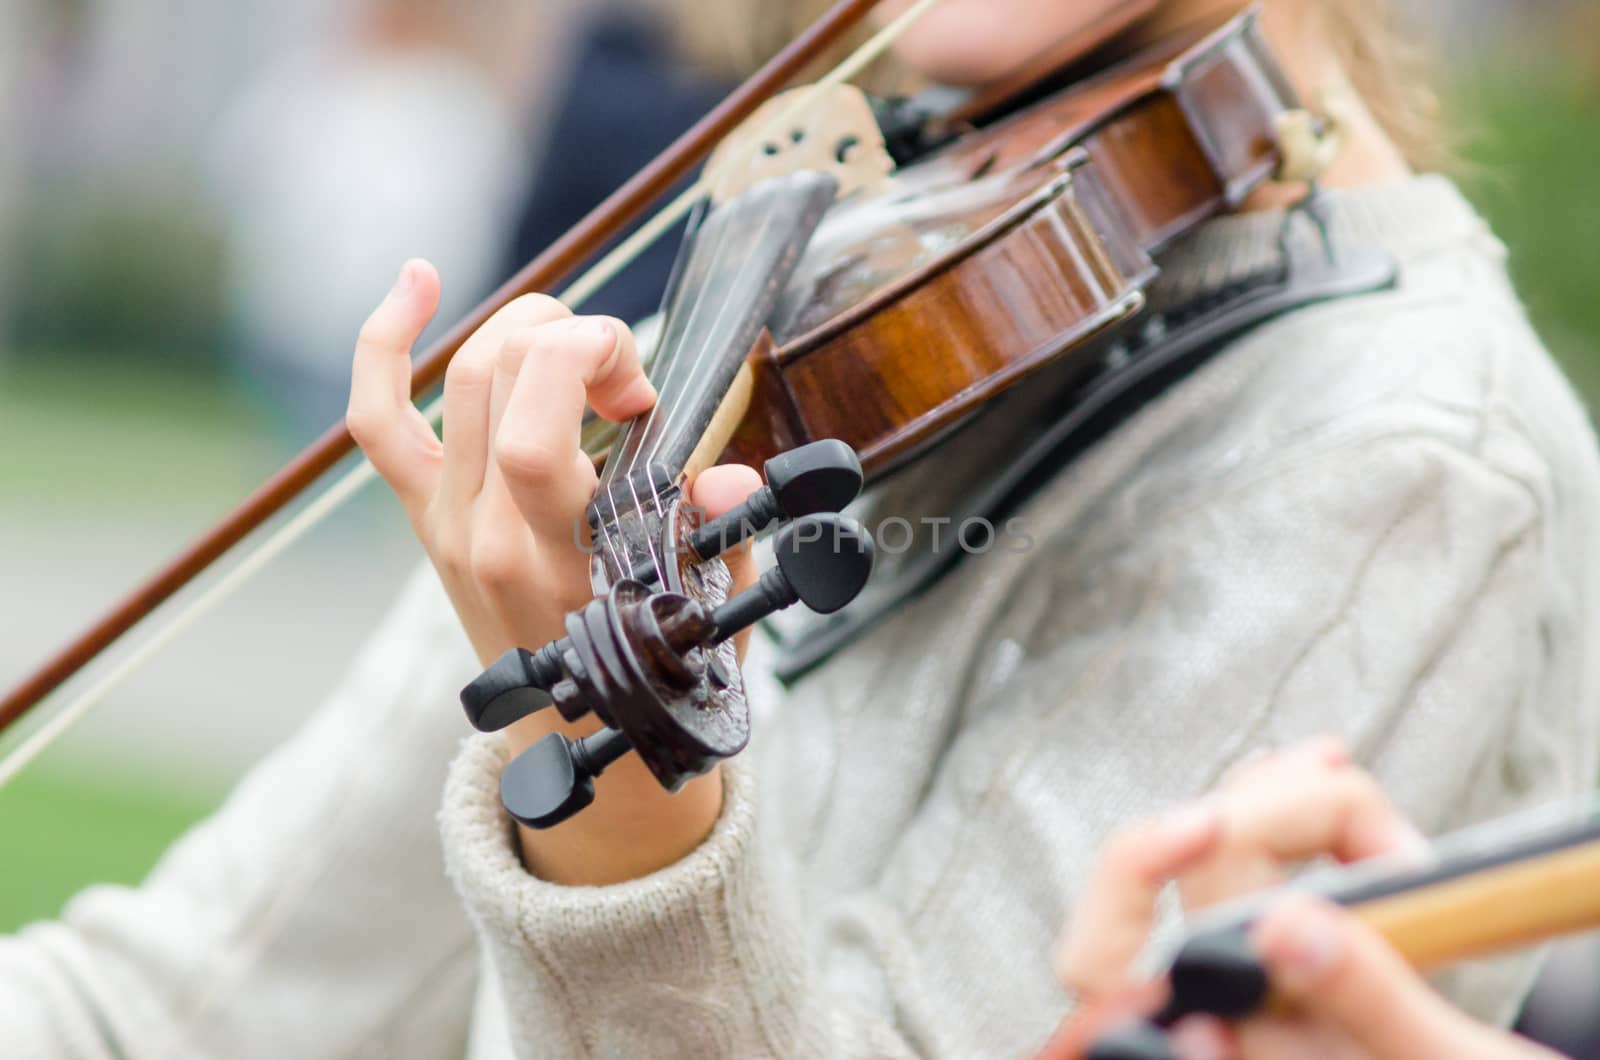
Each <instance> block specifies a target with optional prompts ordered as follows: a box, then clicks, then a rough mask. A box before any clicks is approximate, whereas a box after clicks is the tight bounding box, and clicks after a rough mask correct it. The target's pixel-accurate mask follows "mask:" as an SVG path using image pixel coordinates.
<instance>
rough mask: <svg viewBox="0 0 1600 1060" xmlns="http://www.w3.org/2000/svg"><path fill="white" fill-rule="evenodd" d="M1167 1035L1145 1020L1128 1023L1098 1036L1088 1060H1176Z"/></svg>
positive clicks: (1090, 1048)
mask: <svg viewBox="0 0 1600 1060" xmlns="http://www.w3.org/2000/svg"><path fill="white" fill-rule="evenodd" d="M1177 1056H1178V1054H1177V1051H1176V1050H1175V1049H1174V1048H1173V1046H1172V1039H1171V1038H1170V1037H1169V1036H1168V1035H1167V1032H1166V1031H1165V1030H1163V1029H1162V1028H1160V1027H1158V1026H1156V1025H1155V1024H1154V1023H1151V1022H1150V1021H1148V1020H1130V1021H1128V1022H1127V1023H1122V1024H1119V1025H1117V1026H1116V1027H1114V1028H1112V1029H1111V1030H1109V1031H1107V1032H1106V1033H1105V1034H1103V1035H1101V1036H1100V1038H1099V1039H1098V1040H1096V1041H1095V1043H1094V1044H1093V1045H1092V1046H1090V1047H1089V1052H1088V1060H1177Z"/></svg>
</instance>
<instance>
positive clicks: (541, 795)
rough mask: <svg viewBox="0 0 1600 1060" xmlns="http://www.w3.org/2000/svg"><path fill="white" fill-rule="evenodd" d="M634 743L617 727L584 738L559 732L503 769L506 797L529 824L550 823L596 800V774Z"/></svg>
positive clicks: (511, 810) (502, 799) (502, 798)
mask: <svg viewBox="0 0 1600 1060" xmlns="http://www.w3.org/2000/svg"><path fill="white" fill-rule="evenodd" d="M632 746H633V745H632V744H631V743H629V742H628V738H627V737H626V736H625V735H623V734H622V733H620V732H618V731H617V730H616V729H601V730H600V731H599V732H596V733H593V734H592V735H589V736H585V737H584V738H583V739H581V740H569V739H567V738H566V737H565V736H563V735H561V734H560V733H559V732H553V733H551V734H550V735H549V736H546V737H545V738H544V739H542V740H540V741H539V742H538V743H536V744H534V745H533V746H532V747H530V748H528V749H527V750H526V751H523V752H522V753H521V754H519V755H518V756H517V757H516V758H514V759H512V760H511V762H510V764H509V765H507V766H506V768H505V769H504V771H502V772H501V774H500V802H501V803H502V804H503V805H504V806H505V808H506V810H507V811H508V812H509V813H510V814H511V816H513V817H515V818H516V819H517V820H519V821H521V822H522V823H523V824H525V825H527V826H528V827H529V828H550V827H553V826H555V825H558V824H560V823H561V822H562V821H565V820H566V819H567V818H568V817H571V816H572V815H573V814H575V813H577V812H578V811H579V810H581V809H583V808H584V807H585V806H588V805H589V804H590V803H591V802H593V801H594V778H595V777H597V776H599V775H600V774H601V773H602V772H603V771H604V770H605V768H606V766H609V765H610V764H611V763H612V762H615V761H616V760H617V759H618V758H621V757H622V756H623V755H624V754H626V753H627V751H628V750H629V748H631V747H632Z"/></svg>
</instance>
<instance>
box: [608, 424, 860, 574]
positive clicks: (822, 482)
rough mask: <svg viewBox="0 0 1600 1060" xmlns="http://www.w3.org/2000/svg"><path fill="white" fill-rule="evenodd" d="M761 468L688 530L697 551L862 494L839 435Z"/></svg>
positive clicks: (718, 549)
mask: <svg viewBox="0 0 1600 1060" xmlns="http://www.w3.org/2000/svg"><path fill="white" fill-rule="evenodd" d="M762 474H763V475H764V476H765V477H766V480H767V484H766V485H765V486H762V487H761V488H760V489H758V490H756V491H755V492H754V493H752V494H750V496H749V497H748V498H746V500H745V502H744V503H743V504H741V505H739V506H738V507H737V508H734V509H732V510H730V511H727V512H724V513H723V514H722V515H719V516H718V517H717V518H715V519H712V520H711V521H709V522H707V523H706V524H705V525H704V526H702V527H700V529H698V530H696V531H695V532H694V533H692V534H690V535H689V547H690V548H691V549H693V550H694V553H695V555H697V556H699V557H700V558H701V559H710V558H711V557H713V556H717V555H721V554H722V553H723V552H726V551H727V550H728V549H730V548H732V547H733V546H734V545H737V544H738V543H739V542H741V541H743V540H744V539H745V538H748V537H754V536H755V535H756V534H759V533H760V532H761V531H763V530H765V529H766V528H767V527H769V526H771V525H772V524H773V523H775V522H778V521H779V520H782V519H799V518H801V517H802V516H806V515H815V514H817V513H818V512H837V511H839V510H841V509H842V508H844V506H845V505H847V504H849V503H850V502H851V501H853V500H855V499H856V497H857V496H859V495H860V493H861V483H862V481H863V479H862V473H861V461H860V459H859V458H858V457H857V456H856V451H855V450H854V449H852V448H850V447H849V446H848V445H846V444H845V443H843V442H841V441H839V440H838V439H837V438H824V439H823V440H822V441H820V442H811V443H810V444H809V445H802V446H800V447H799V448H798V449H791V450H789V451H788V452H787V453H780V454H778V455H777V456H775V457H773V458H772V459H771V460H768V461H767V462H766V463H765V464H763V465H762ZM642 575H643V576H642ZM634 577H635V578H638V579H639V580H640V581H645V582H648V581H651V580H653V579H654V577H655V572H654V570H653V569H651V570H649V571H646V570H643V569H641V570H640V571H637V572H635V574H634Z"/></svg>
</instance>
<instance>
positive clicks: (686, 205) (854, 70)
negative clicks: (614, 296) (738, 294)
mask: <svg viewBox="0 0 1600 1060" xmlns="http://www.w3.org/2000/svg"><path fill="white" fill-rule="evenodd" d="M940 2H941V0H918V2H917V3H915V4H913V5H912V6H911V7H909V8H907V9H906V10H905V11H903V12H901V13H900V14H899V15H897V16H896V17H895V18H894V19H893V20H891V21H890V22H889V23H888V24H887V25H885V26H884V27H883V28H882V29H880V30H879V31H878V32H877V33H875V34H873V35H872V36H871V37H870V38H868V39H867V41H866V42H864V43H863V44H862V45H861V46H860V47H859V48H857V49H856V50H855V51H853V52H851V53H850V54H849V55H848V56H846V57H845V58H844V60H843V61H841V62H840V63H839V64H838V65H837V66H835V67H834V68H833V69H832V70H829V71H828V72H827V73H826V74H824V75H823V76H822V77H821V78H819V79H818V80H817V81H815V82H814V83H813V88H824V87H828V86H832V85H838V84H843V83H844V82H846V81H848V80H849V79H850V78H852V77H854V76H855V75H856V74H858V73H860V72H861V71H862V70H863V69H865V68H866V67H867V66H868V65H870V64H871V63H872V62H874V61H875V60H877V59H878V58H879V57H880V56H881V55H883V53H884V52H886V51H887V50H888V49H889V48H890V47H891V46H892V45H893V44H894V42H895V41H896V40H898V39H899V37H900V36H901V34H903V33H904V32H905V31H906V30H908V29H910V28H911V26H912V25H913V24H914V23H916V21H917V20H918V19H920V18H921V17H922V16H923V15H925V14H927V13H928V11H930V10H932V9H933V8H934V7H935V6H937V5H938V4H939V3H940ZM821 102H822V101H821V97H820V94H818V93H816V92H814V91H813V92H806V93H802V94H800V95H798V96H796V97H795V98H794V99H792V100H791V101H790V102H789V105H788V106H787V107H785V108H784V109H783V110H781V111H779V112H778V113H777V114H776V115H775V116H774V117H773V118H772V120H771V121H769V122H768V123H767V124H766V125H765V127H764V128H763V129H762V131H763V132H766V133H771V132H777V133H779V134H781V133H782V131H783V129H784V127H785V126H786V125H790V124H793V123H794V122H796V121H798V120H800V119H802V118H804V117H808V115H806V114H805V113H804V112H805V111H808V110H815V109H817V108H818V107H820V106H821ZM752 139H759V137H752ZM745 164H746V165H750V164H751V162H746V163H745ZM711 185H712V181H711V179H710V178H709V177H708V176H707V175H705V174H702V175H701V177H700V179H699V180H697V181H695V183H694V184H693V185H692V186H691V187H690V188H688V189H687V190H686V191H684V193H683V194H682V195H679V196H678V197H677V198H676V199H674V200H673V201H672V202H671V203H670V204H669V205H668V206H667V207H666V208H665V209H663V210H662V211H661V212H660V213H658V214H657V215H656V216H655V217H653V218H651V220H650V222H649V223H647V224H646V225H643V226H641V227H640V229H639V230H638V231H637V232H635V233H634V234H635V235H636V236H637V235H642V234H643V233H644V231H645V229H646V228H648V227H649V225H650V224H654V223H655V222H657V221H661V222H663V224H662V231H665V229H666V228H667V227H670V226H671V225H672V224H674V223H676V222H677V221H678V219H679V218H680V217H681V216H682V215H683V214H686V213H688V211H689V210H690V209H692V208H693V206H694V204H695V203H696V202H697V201H699V199H700V198H701V197H702V196H704V195H706V194H708V193H709V192H710V190H711ZM762 220H763V223H764V224H766V223H768V222H769V221H770V218H768V217H767V216H765V215H763V218H762ZM659 235H660V233H659V232H657V233H655V235H653V236H651V238H650V242H654V240H655V239H656V238H659ZM630 241H631V237H630V240H624V241H623V243H622V244H620V245H618V247H617V248H616V250H615V251H613V254H616V255H618V256H619V263H618V264H616V265H615V266H614V267H613V266H612V263H611V262H610V258H611V257H612V255H611V254H608V255H606V257H604V258H601V259H600V261H599V262H597V263H596V264H595V267H594V268H593V269H591V270H590V271H589V272H588V273H585V274H584V275H583V276H581V277H579V279H578V280H577V282H575V283H573V284H572V285H571V286H570V287H568V288H567V289H566V290H567V291H570V292H573V293H576V294H584V295H587V294H588V293H590V292H591V291H593V290H594V289H595V288H594V287H591V286H588V284H589V282H590V281H591V279H592V280H593V282H594V283H595V284H597V285H598V284H604V283H607V282H609V281H610V278H611V277H612V276H613V275H615V272H616V270H617V269H620V268H622V267H624V266H625V265H626V262H627V261H631V260H632V256H633V255H637V253H638V252H639V251H640V250H642V249H643V246H647V245H648V243H646V244H643V245H642V246H640V247H639V248H637V249H635V250H633V251H632V254H631V255H628V256H626V258H625V260H623V257H622V255H623V252H624V251H625V250H627V249H628V243H629V242H630ZM725 246H726V244H721V245H719V247H718V252H719V254H720V252H721V250H722V249H723V247H725ZM717 263H718V261H717V259H716V258H714V259H713V265H715V264H717ZM708 271H710V270H708ZM563 298H565V292H564V293H563ZM696 309H698V306H696ZM716 323H720V321H717V322H716ZM662 404H663V402H659V401H658V402H657V403H656V405H655V406H654V407H653V408H651V410H650V415H649V417H648V418H647V419H646V421H645V426H646V427H648V426H649V425H650V423H651V422H652V421H653V419H654V417H655V415H656V411H657V410H658V409H659V408H660V407H661V406H662ZM666 434H667V432H665V431H663V432H660V433H658V434H657V438H658V439H659V438H661V437H664V436H665V435H666ZM659 444H660V443H659V442H658V443H657V445H658V447H659Z"/></svg>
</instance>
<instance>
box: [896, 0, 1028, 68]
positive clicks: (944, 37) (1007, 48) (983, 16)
mask: <svg viewBox="0 0 1600 1060" xmlns="http://www.w3.org/2000/svg"><path fill="white" fill-rule="evenodd" d="M997 8H999V10H997ZM1006 14H1007V12H1006V11H1005V10H1004V8H1003V7H1002V6H1001V5H993V6H990V5H989V4H987V3H970V2H969V3H961V2H953V3H952V2H949V0H947V6H944V7H940V8H935V9H934V10H933V11H932V12H930V13H929V14H928V15H927V16H926V17H924V18H923V19H922V20H921V21H919V22H918V23H917V24H916V25H915V26H913V27H911V29H909V30H908V31H907V32H906V34H905V35H904V36H903V37H901V38H900V40H899V41H897V42H896V43H895V47H894V50H895V54H896V55H897V56H899V58H900V60H901V61H902V62H904V63H905V64H906V65H908V66H910V67H912V68H913V69H915V70H916V71H917V72H919V73H921V74H923V75H924V76H926V77H927V78H929V79H930V80H933V81H936V82H939V83H941V84H947V85H981V84H986V83H988V82H992V81H994V80H996V79H998V78H1000V77H1003V76H1005V75H1006V74H1007V73H1010V72H1011V71H1012V70H1015V69H1016V68H1017V67H1018V66H1020V65H1022V64H1023V63H1024V62H1026V61H1027V60H1028V59H1029V58H1030V57H1032V55H1033V53H1034V52H1035V51H1037V50H1038V47H1039V41H1038V40H1037V38H1036V36H1035V35H1034V34H1033V33H1025V32H1020V30H1021V26H1020V25H1019V22H1020V20H1018V19H1016V18H1008V17H1006Z"/></svg>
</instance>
